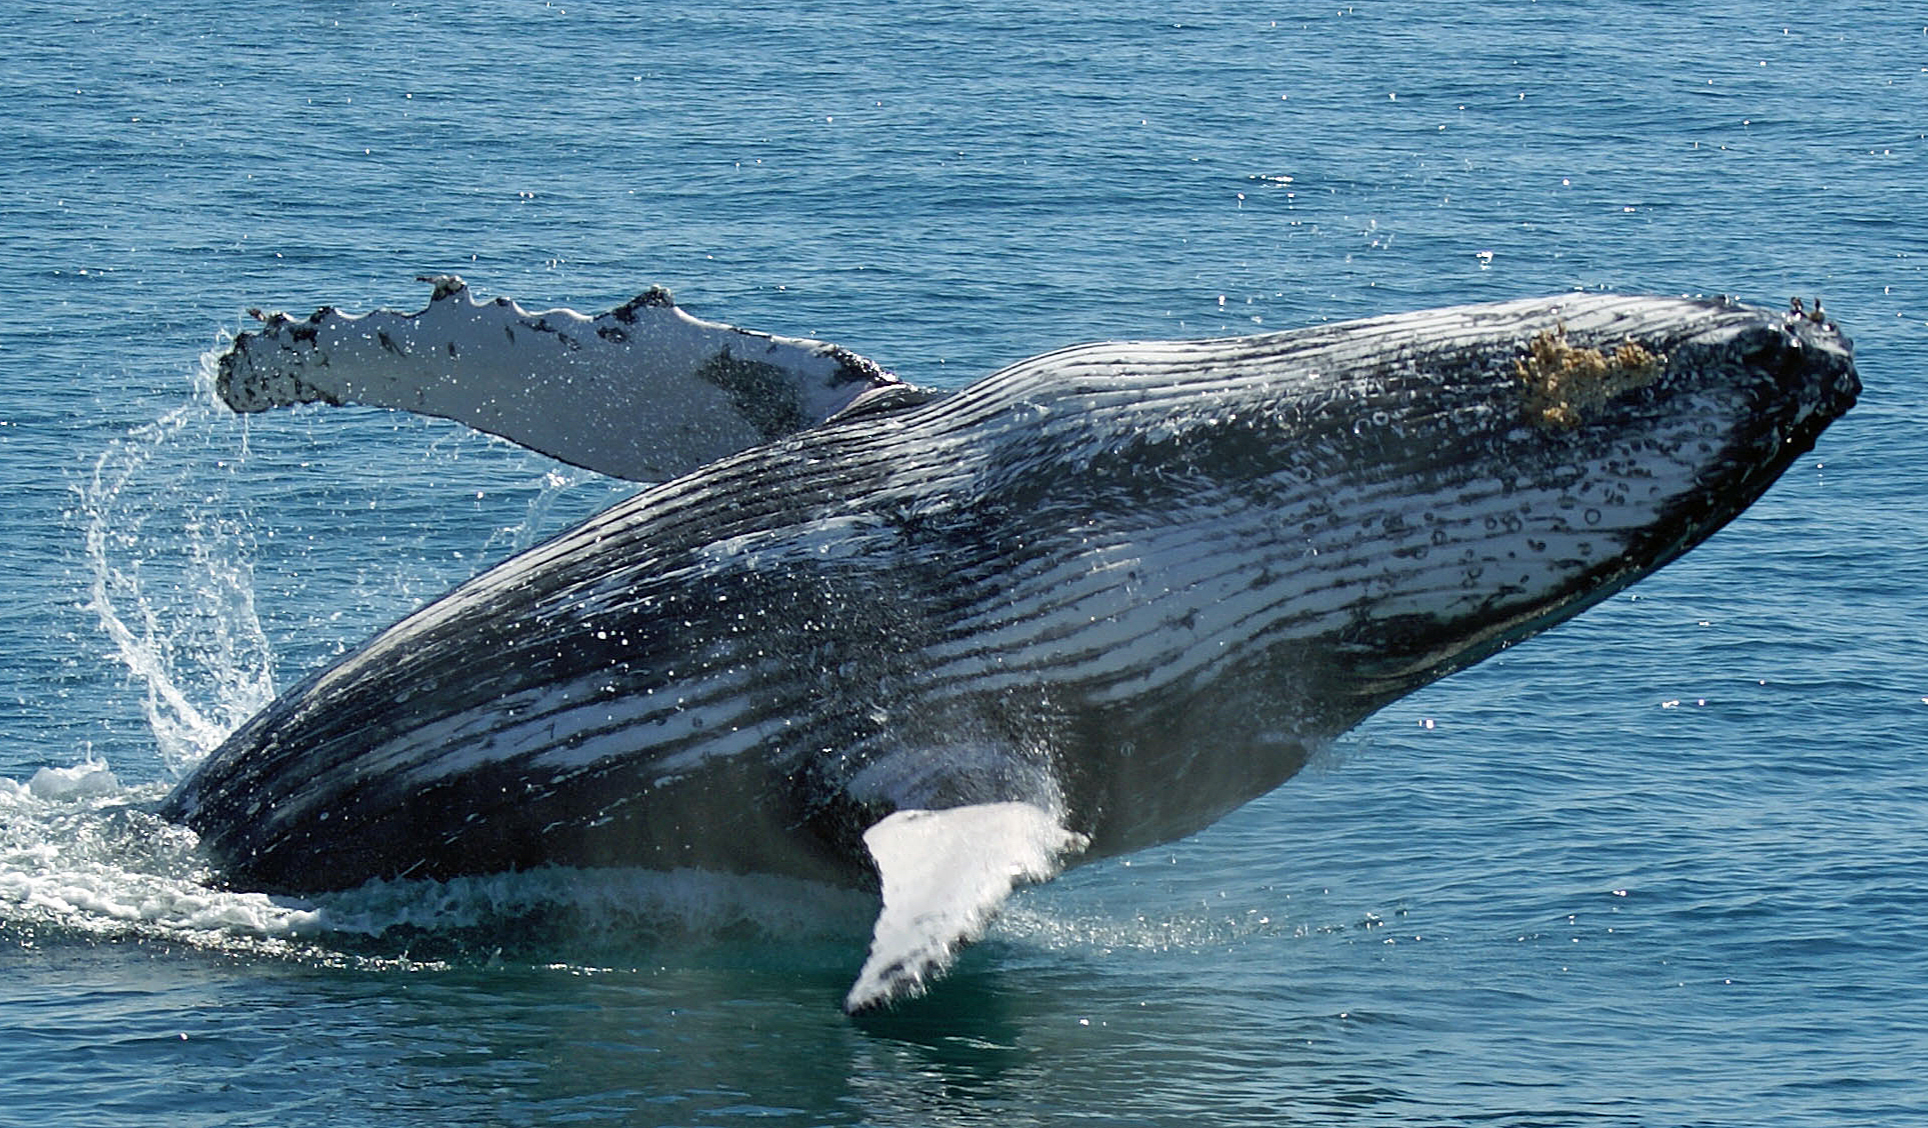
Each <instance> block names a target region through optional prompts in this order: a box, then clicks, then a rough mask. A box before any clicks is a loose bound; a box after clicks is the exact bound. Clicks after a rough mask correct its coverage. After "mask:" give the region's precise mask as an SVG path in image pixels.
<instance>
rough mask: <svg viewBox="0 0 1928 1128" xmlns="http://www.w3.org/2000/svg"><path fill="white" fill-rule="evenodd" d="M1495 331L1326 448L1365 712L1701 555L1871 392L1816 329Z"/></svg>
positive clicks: (1356, 685)
mask: <svg viewBox="0 0 1928 1128" xmlns="http://www.w3.org/2000/svg"><path fill="white" fill-rule="evenodd" d="M1486 317H1488V318H1491V319H1492V323H1493V324H1494V325H1496V326H1497V327H1502V332H1501V337H1502V338H1503V341H1502V342H1495V341H1494V340H1493V339H1491V338H1490V336H1488V335H1487V334H1485V333H1482V332H1481V331H1480V330H1479V328H1478V325H1479V321H1480V320H1481V318H1480V317H1479V316H1478V315H1475V316H1474V317H1473V318H1471V324H1470V325H1469V329H1468V331H1467V332H1466V333H1464V334H1452V333H1444V334H1438V335H1429V336H1428V337H1427V338H1426V340H1425V342H1424V343H1416V345H1415V347H1414V348H1412V349H1411V350H1408V351H1407V352H1406V353H1404V355H1403V356H1402V357H1401V358H1400V359H1399V360H1397V361H1395V362H1393V363H1392V364H1390V365H1389V366H1387V368H1386V369H1385V370H1384V371H1382V372H1378V373H1373V374H1371V375H1367V376H1363V377H1362V378H1361V379H1360V380H1359V382H1358V383H1357V384H1356V385H1355V387H1354V388H1353V389H1352V391H1353V394H1354V395H1355V396H1356V397H1357V398H1356V402H1355V404H1354V405H1353V406H1352V408H1351V410H1350V411H1348V412H1347V413H1346V414H1345V417H1342V418H1336V419H1333V420H1331V421H1330V425H1328V426H1325V427H1322V428H1319V436H1320V437H1319V438H1318V439H1316V440H1314V445H1315V446H1317V447H1323V448H1324V449H1327V450H1330V451H1332V452H1334V453H1338V452H1341V451H1344V452H1346V453H1345V455H1344V456H1343V457H1344V465H1345V466H1346V467H1348V468H1349V469H1342V470H1341V471H1340V477H1341V478H1343V479H1345V480H1347V481H1348V482H1349V484H1350V486H1351V488H1352V489H1353V491H1354V498H1355V500H1354V502H1353V504H1352V505H1351V507H1350V511H1349V512H1347V513H1344V514H1339V513H1337V512H1336V511H1335V512H1334V513H1333V514H1331V515H1329V516H1326V517H1324V518H1323V519H1322V518H1318V517H1312V518H1311V519H1309V520H1306V521H1305V522H1304V523H1303V524H1302V525H1301V531H1302V532H1303V533H1305V534H1306V536H1307V541H1308V544H1309V546H1311V547H1312V548H1313V549H1314V550H1318V551H1321V555H1322V556H1325V555H1334V556H1336V557H1337V562H1336V563H1337V569H1338V570H1340V571H1347V572H1352V573H1354V574H1356V575H1357V578H1358V581H1359V582H1358V585H1357V589H1356V590H1357V592H1358V593H1359V594H1358V598H1357V599H1356V601H1355V602H1354V604H1353V606H1352V607H1351V608H1349V614H1348V616H1347V620H1346V622H1345V623H1344V624H1343V625H1342V626H1340V627H1339V629H1338V631H1337V633H1336V635H1335V636H1334V642H1335V651H1336V654H1337V655H1338V657H1339V659H1340V661H1339V663H1338V664H1339V667H1340V669H1341V670H1343V676H1344V679H1345V683H1346V686H1347V689H1348V691H1349V692H1350V693H1352V694H1354V695H1357V696H1360V697H1362V698H1363V699H1365V703H1366V704H1367V706H1368V707H1372V706H1374V705H1376V703H1378V702H1380V701H1383V700H1388V699H1390V698H1392V697H1396V696H1398V695H1400V694H1403V693H1405V692H1407V691H1409V690H1411V689H1413V688H1415V687H1416V686H1418V685H1421V684H1424V683H1426V682H1430V681H1432V680H1435V679H1436V678H1439V677H1442V676H1444V675H1446V674H1448V673H1451V672H1452V671H1454V670H1457V669H1460V668H1463V667H1464V666H1466V665H1469V664H1471V663H1473V662H1476V661H1478V660H1480V659H1481V658H1483V657H1485V656H1487V655H1489V654H1491V653H1493V652H1494V651H1496V650H1498V649H1501V648H1503V647H1505V646H1508V645H1510V644H1512V643H1514V642H1517V641H1519V640H1521V639H1523V638H1526V637H1528V636H1530V635H1532V634H1534V633H1537V632H1538V631H1540V630H1544V629H1545V628H1547V627H1549V626H1552V625H1554V624H1557V623H1559V622H1562V621H1564V620H1566V619H1568V618H1570V617H1572V616H1574V615H1576V614H1578V613H1579V612H1580V611H1582V610H1584V609H1586V608H1587V607H1589V606H1592V605H1593V604H1595V603H1597V602H1599V601H1601V600H1603V599H1606V598H1607V597H1609V596H1610V595H1612V594H1613V593H1615V592H1617V591H1620V590H1622V589H1623V588H1625V587H1627V586H1628V585H1629V584H1631V583H1633V582H1635V581H1636V580H1638V579H1640V578H1641V577H1643V576H1645V575H1647V574H1649V573H1651V572H1652V571H1654V570H1655V569H1657V568H1659V567H1661V566H1662V565H1664V564H1666V563H1668V562H1669V561H1671V560H1673V559H1675V558H1676V557H1678V556H1679V555H1680V554H1682V553H1683V552H1685V551H1687V550H1688V549H1689V548H1692V547H1693V546H1694V545H1696V544H1699V543H1700V542H1701V541H1703V540H1705V539H1706V538H1707V537H1708V536H1710V535H1712V534H1713V533H1714V532H1715V531H1716V530H1718V529H1720V528H1721V527H1722V526H1723V525H1725V524H1726V523H1727V522H1728V521H1729V520H1731V519H1732V518H1733V517H1735V516H1736V515H1737V514H1739V513H1740V512H1741V511H1742V510H1743V509H1745V508H1746V507H1747V506H1748V505H1749V504H1751V503H1752V502H1753V501H1754V500H1755V499H1756V498H1758V497H1759V496H1760V495H1761V494H1762V493H1763V492H1764V491H1765V490H1766V489H1767V488H1768V486H1769V485H1771V484H1772V483H1773V482H1774V481H1775V479H1776V478H1777V477H1779V475H1780V474H1781V473H1782V472H1783V471H1784V470H1785V469H1786V468H1787V467H1788V466H1789V465H1790V464H1791V463H1792V462H1793V460H1794V459H1796V458H1798V457H1799V456H1800V455H1801V454H1803V453H1805V452H1806V451H1808V450H1809V449H1811V448H1812V447H1813V445H1814V442H1815V439H1816V437H1817V436H1818V435H1819V434H1820V432H1821V430H1822V429H1823V428H1824V427H1826V426H1827V425H1828V423H1830V422H1831V421H1832V420H1834V419H1835V418H1836V417H1838V416H1839V415H1840V414H1841V413H1842V412H1844V411H1846V410H1847V409H1848V408H1849V407H1850V406H1851V405H1852V404H1853V403H1854V401H1855V397H1856V396H1857V394H1858V393H1859V391H1860V384H1859V381H1858V380H1857V378H1856V376H1855V373H1854V367H1853V362H1852V350H1851V346H1850V344H1849V342H1848V341H1847V340H1846V339H1845V338H1844V337H1843V336H1842V335H1841V334H1840V332H1839V331H1838V330H1837V329H1836V328H1835V327H1834V326H1833V325H1832V324H1828V323H1823V322H1820V321H1816V320H1812V319H1810V318H1809V317H1807V316H1804V315H1800V314H1789V315H1785V316H1783V315H1780V314H1775V313H1770V312H1765V311H1762V310H1758V309H1751V308H1747V307H1743V306H1740V305H1737V304H1733V303H1729V302H1724V301H1697V300H1665V299H1626V298H1614V297H1608V296H1596V297H1591V298H1578V297H1576V298H1573V299H1568V300H1566V301H1563V302H1557V303H1550V304H1549V303H1544V302H1542V303H1529V304H1528V305H1526V306H1525V307H1524V308H1514V309H1508V308H1505V307H1501V308H1497V309H1492V308H1489V309H1488V310H1487V311H1486ZM1328 444H1329V445H1328ZM1314 504H1315V505H1316V504H1317V503H1316V502H1314ZM1308 516H1310V515H1309V514H1308Z"/></svg>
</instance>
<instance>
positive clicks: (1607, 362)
mask: <svg viewBox="0 0 1928 1128" xmlns="http://www.w3.org/2000/svg"><path fill="white" fill-rule="evenodd" d="M1666 368H1667V358H1666V356H1665V355H1664V354H1660V353H1656V352H1654V351H1653V350H1651V349H1649V348H1647V347H1646V346H1645V345H1642V344H1641V343H1640V342H1638V341H1635V340H1633V339H1632V338H1628V339H1627V340H1626V341H1625V342H1624V343H1622V344H1621V345H1620V347H1618V348H1616V349H1614V350H1613V351H1612V352H1607V351H1606V350H1604V349H1598V348H1581V347H1577V346H1575V345H1573V344H1571V343H1569V342H1568V341H1567V335H1566V325H1565V323H1561V324H1560V325H1559V326H1557V327H1556V328H1554V329H1551V330H1546V329H1543V330H1541V331H1540V332H1539V333H1537V334H1535V335H1534V337H1533V339H1532V340H1531V341H1529V342H1527V346H1526V355H1525V356H1523V357H1520V358H1519V359H1518V360H1515V361H1514V362H1513V371H1514V374H1515V375H1517V376H1518V377H1519V379H1520V383H1521V384H1522V385H1524V390H1525V404H1524V407H1525V411H1526V418H1527V421H1528V422H1529V423H1532V424H1533V425H1534V426H1537V427H1577V426H1579V424H1580V422H1581V421H1582V420H1583V419H1584V418H1585V417H1586V414H1587V413H1588V412H1590V411H1593V410H1594V409H1596V408H1598V407H1600V406H1601V405H1603V404H1605V403H1607V402H1608V401H1609V400H1611V399H1613V398H1614V397H1615V396H1618V395H1620V394H1622V393H1623V392H1630V391H1632V390H1633V389H1635V388H1641V387H1645V386H1646V385H1648V384H1651V383H1653V381H1654V380H1655V379H1656V378H1657V377H1658V376H1659V375H1660V374H1661V373H1662V372H1663V371H1665V370H1666Z"/></svg>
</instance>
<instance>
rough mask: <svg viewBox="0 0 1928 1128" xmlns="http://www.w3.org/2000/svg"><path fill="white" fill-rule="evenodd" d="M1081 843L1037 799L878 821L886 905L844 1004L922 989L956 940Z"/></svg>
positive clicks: (1051, 871) (965, 940)
mask: <svg viewBox="0 0 1928 1128" xmlns="http://www.w3.org/2000/svg"><path fill="white" fill-rule="evenodd" d="M1085 844H1086V839H1085V837H1084V836H1083V835H1081V834H1077V833H1074V832H1073V831H1070V830H1067V829H1065V827H1064V826H1062V825H1061V824H1060V823H1059V820H1058V819H1057V818H1056V817H1055V816H1053V815H1052V814H1050V813H1049V812H1047V811H1046V810H1045V809H1044V808H1042V807H1039V806H1037V805H1035V804H1032V803H980V804H977V805H975V806H970V807H951V808H949V809H946V810H941V811H922V810H909V811H898V812H896V813H895V814H892V815H890V816H888V817H886V818H885V819H883V820H882V821H881V822H879V823H877V824H876V825H874V826H872V827H871V828H870V829H869V830H867V831H865V832H864V845H865V846H866V847H868V848H869V850H870V857H871V861H872V862H873V863H874V864H875V865H876V867H877V874H878V876H879V877H880V878H882V880H883V892H884V907H883V911H882V912H880V913H879V914H878V915H877V925H876V929H875V931H874V932H873V933H872V934H871V940H870V957H869V959H867V960H865V961H864V967H863V971H862V972H860V973H859V974H858V976H857V982H856V984H855V985H854V986H852V987H851V988H850V994H849V995H847V996H846V997H845V998H844V1009H845V1010H846V1011H849V1012H850V1013H852V1014H855V1013H856V1012H858V1011H861V1010H867V1009H869V1008H871V1007H875V1006H881V1005H882V1004H884V1003H888V1002H890V1001H891V1000H893V999H898V998H902V997H904V996H906V995H919V994H922V993H923V991H924V985H925V984H926V983H927V982H928V981H929V980H931V979H932V978H935V977H936V976H938V975H940V974H942V973H943V972H944V970H945V969H946V968H948V967H949V966H950V964H951V960H952V959H953V958H954V957H955V956H956V955H957V951H958V949H959V948H962V947H963V946H964V945H966V944H969V943H970V942H972V941H973V940H976V939H977V938H978V937H980V936H982V935H984V930H985V928H987V927H988V926H989V925H990V923H991V919H992V918H993V917H995V916H996V915H997V911H998V909H999V908H1000V907H1001V906H1002V905H1003V904H1004V899H1005V898H1006V897H1008V896H1010V894H1011V890H1013V889H1015V888H1016V887H1017V886H1019V885H1020V884H1025V883H1029V882H1036V881H1045V880H1048V879H1049V878H1051V877H1053V876H1054V875H1056V874H1057V872H1058V871H1059V870H1060V869H1062V868H1063V863H1064V859H1065V857H1066V856H1067V855H1070V854H1075V853H1077V852H1078V851H1080V850H1082V849H1084V847H1085Z"/></svg>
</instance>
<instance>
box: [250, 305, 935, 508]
mask: <svg viewBox="0 0 1928 1128" xmlns="http://www.w3.org/2000/svg"><path fill="white" fill-rule="evenodd" d="M422 281H424V282H431V283H433V284H434V286H435V292H434V295H433V296H432V297H431V298H430V300H429V303H428V305H427V307H426V308H424V309H422V310H419V311H417V312H415V313H402V312H399V311H396V310H387V309H384V310H376V311H375V312H373V313H366V314H344V313H342V312H341V311H340V310H338V309H336V308H335V307H333V306H323V307H322V308H321V309H318V310H316V311H315V312H314V313H313V314H312V315H311V316H309V317H308V318H306V319H305V320H299V321H298V320H296V319H294V318H292V317H289V316H288V315H287V314H284V313H268V314H263V313H261V312H260V311H258V310H250V311H249V312H250V313H253V314H254V315H255V316H256V317H258V318H259V319H260V320H261V321H262V327H261V328H260V329H257V330H253V331H251V332H246V333H242V334H240V335H239V336H237V337H236V338H235V339H234V343H233V344H232V345H230V346H229V348H228V350H227V351H226V352H225V353H223V354H222V355H221V358H220V364H219V373H218V376H217V379H216V384H215V386H216V389H217V390H218V391H219V392H220V395H221V398H222V399H223V400H224V401H226V403H227V405H228V406H229V407H231V408H233V409H234V410H236V411H241V412H253V411H265V410H267V409H269V408H272V407H286V406H289V405H292V404H299V403H328V404H336V405H340V404H363V405H366V406H371V407H391V408H397V409H400V410H402V411H413V412H417V413H419V414H423V415H434V416H440V417H442V418H445V419H453V420H455V421H457V422H460V423H466V424H467V425H469V426H470V427H474V428H475V429H477V430H480V431H487V432H488V433H490V434H492V435H498V436H500V437H502V438H505V439H508V440H510V441H511V442H515V443H520V444H521V445H523V446H526V447H529V448H531V449H534V450H537V451H541V452H542V453H543V454H547V455H549V456H550V457H552V458H556V459H560V460H561V461H563V462H567V463H570V464H572V465H576V466H581V467H583V468H585V469H588V470H594V471H596V472H598V473H601V474H608V475H610V476H612V477H617V478H628V479H630V480H632V481H639V482H649V481H661V480H664V479H666V478H672V477H675V476H677V475H679V474H683V473H687V472H688V471H690V470H694V469H695V468H697V467H698V466H702V465H704V464H705V463H708V462H712V461H714V460H716V459H718V458H721V457H723V456H724V455H726V454H734V453H736V452H737V451H739V450H743V449H745V448H746V447H751V446H755V445H756V444H758V443H764V442H769V441H771V440H773V439H777V438H781V437H783V436H784V435H788V434H791V433H793V432H796V431H800V430H803V429H804V428H806V427H811V426H814V425H816V424H818V423H821V422H823V421H824V420H825V419H828V418H830V417H831V416H833V415H835V414H837V413H838V412H840V411H843V410H844V409H845V408H848V407H851V406H852V405H853V404H855V403H856V402H857V401H859V400H860V399H864V398H865V397H866V396H867V395H868V394H869V393H874V392H879V391H881V390H885V389H895V390H897V391H900V392H901V391H903V390H905V389H908V388H909V385H906V384H904V383H903V382H902V381H900V380H898V379H897V378H896V377H894V376H892V375H891V374H890V373H888V372H886V371H885V370H884V369H883V368H881V367H879V366H878V365H877V364H876V363H874V362H872V361H870V360H867V359H865V358H864V357H861V356H858V355H857V354H856V353H853V352H851V351H850V350H849V349H845V348H842V347H840V346H837V345H832V344H826V343H825V342H823V341H812V340H804V339H799V338H792V337H777V336H772V335H770V334H768V333H758V332H754V331H752V330H748V329H738V328H735V327H734V326H730V325H724V324H721V323H718V322H714V321H703V320H701V319H699V318H695V317H692V316H690V315H689V314H688V313H685V312H684V311H683V310H681V309H679V308H678V307H677V305H676V303H675V300H674V299H673V298H671V297H670V293H669V291H668V290H664V289H662V288H660V287H656V288H652V289H650V290H648V291H646V292H645V293H643V294H640V295H638V296H637V297H635V298H632V299H631V300H630V301H628V302H626V303H624V304H623V305H620V306H618V307H616V308H615V309H612V310H609V311H607V312H605V313H600V314H597V315H596V316H594V317H585V316H584V315H582V314H580V313H577V312H575V311H574V310H569V309H552V310H546V311H542V312H538V313H531V312H529V311H528V310H525V309H523V308H522V307H521V306H519V305H517V304H516V303H515V302H512V301H510V300H509V299H507V298H496V299H495V300H494V301H491V302H486V303H484V302H478V301H476V300H475V298H474V297H472V296H471V295H470V293H469V289H468V286H467V284H466V283H464V282H463V281H462V280H461V279H460V278H457V277H456V276H454V275H442V276H438V277H433V278H424V279H422ZM913 390H915V389H913Z"/></svg>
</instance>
